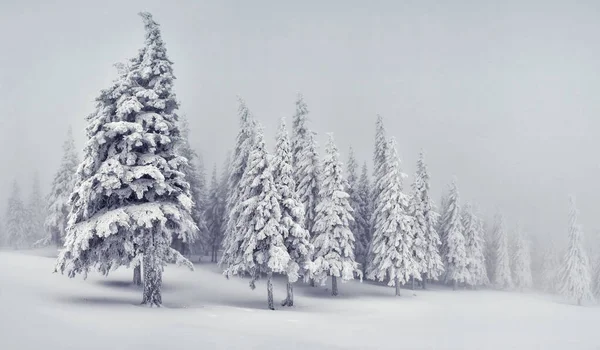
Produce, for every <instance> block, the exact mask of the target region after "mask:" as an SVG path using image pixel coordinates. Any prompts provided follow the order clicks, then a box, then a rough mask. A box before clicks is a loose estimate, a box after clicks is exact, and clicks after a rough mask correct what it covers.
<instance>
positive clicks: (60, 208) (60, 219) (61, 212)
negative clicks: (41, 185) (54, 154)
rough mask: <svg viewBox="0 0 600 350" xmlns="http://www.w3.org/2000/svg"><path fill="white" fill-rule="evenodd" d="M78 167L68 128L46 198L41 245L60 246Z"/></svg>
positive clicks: (73, 142)
mask: <svg viewBox="0 0 600 350" xmlns="http://www.w3.org/2000/svg"><path fill="white" fill-rule="evenodd" d="M78 165H79V157H78V156H77V150H76V149H75V141H74V140H73V132H72V130H71V128H70V127H69V129H68V132H67V138H66V140H65V142H64V144H63V157H62V160H61V163H60V167H59V168H58V171H57V172H56V174H55V175H54V180H53V181H52V189H51V190H50V194H49V196H48V202H47V203H48V207H47V214H48V215H47V216H46V220H45V222H44V226H45V228H46V232H47V237H46V238H45V239H44V240H43V242H41V244H42V245H48V244H54V245H56V246H57V247H60V246H62V244H63V242H64V238H65V234H66V228H67V217H68V215H69V211H70V210H71V207H70V206H69V204H68V203H69V197H70V196H71V193H72V192H73V186H74V185H75V172H76V171H77V166H78Z"/></svg>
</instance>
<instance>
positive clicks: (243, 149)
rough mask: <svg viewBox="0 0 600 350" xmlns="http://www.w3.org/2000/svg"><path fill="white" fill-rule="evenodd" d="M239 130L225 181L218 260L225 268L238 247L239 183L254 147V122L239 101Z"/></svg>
mask: <svg viewBox="0 0 600 350" xmlns="http://www.w3.org/2000/svg"><path fill="white" fill-rule="evenodd" d="M239 104H240V106H239V109H238V113H239V117H240V130H239V132H238V135H237V138H236V144H235V148H234V150H233V155H232V158H231V164H230V166H229V167H228V169H229V178H228V180H227V200H226V204H227V205H226V207H225V218H226V222H225V235H224V237H223V255H221V258H220V259H219V265H221V266H224V267H227V266H228V265H230V264H231V263H232V258H233V257H232V256H231V255H230V252H235V251H236V250H237V247H238V245H239V242H237V241H236V238H237V237H238V236H237V235H236V225H237V220H238V216H239V215H240V212H238V211H237V210H238V209H240V207H239V206H238V204H239V202H240V198H241V196H242V195H243V193H244V191H245V189H244V188H243V187H242V186H240V181H241V180H242V177H243V175H244V172H245V170H246V166H247V163H248V156H249V154H250V150H251V149H252V147H253V146H254V135H255V133H256V121H255V120H254V118H253V117H252V115H251V114H250V111H249V110H248V107H247V106H246V103H245V102H244V101H243V100H242V99H239Z"/></svg>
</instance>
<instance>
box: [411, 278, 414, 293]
mask: <svg viewBox="0 0 600 350" xmlns="http://www.w3.org/2000/svg"><path fill="white" fill-rule="evenodd" d="M411 279H412V290H415V277H414V276H413V277H411Z"/></svg>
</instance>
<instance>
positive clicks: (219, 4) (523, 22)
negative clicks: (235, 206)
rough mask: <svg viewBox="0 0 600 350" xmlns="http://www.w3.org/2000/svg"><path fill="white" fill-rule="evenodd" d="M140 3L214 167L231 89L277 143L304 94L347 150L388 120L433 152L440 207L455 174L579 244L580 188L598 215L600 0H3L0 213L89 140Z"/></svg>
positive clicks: (490, 204) (362, 147) (130, 44)
mask: <svg viewBox="0 0 600 350" xmlns="http://www.w3.org/2000/svg"><path fill="white" fill-rule="evenodd" d="M449 3H451V4H449ZM141 10H147V11H150V12H152V13H153V15H154V16H155V19H156V20H157V21H158V22H159V23H160V24H161V27H162V33H163V38H164V40H165V42H166V44H167V48H168V50H169V56H170V59H171V60H172V61H174V62H175V74H176V76H177V78H178V79H177V81H176V83H175V87H176V91H177V95H178V97H179V99H180V101H181V109H180V112H181V113H182V114H185V115H187V116H188V118H189V121H190V125H191V128H192V130H191V135H190V137H191V140H190V141H191V143H192V144H193V145H194V147H195V148H196V149H197V150H198V151H200V152H201V153H202V154H203V156H204V159H205V163H206V165H207V168H209V170H210V168H211V167H212V165H213V163H215V162H216V163H217V164H218V165H219V166H220V165H221V164H222V162H223V157H224V155H225V153H226V151H227V150H228V149H230V148H231V147H232V146H233V143H234V138H235V134H236V132H237V125H238V119H237V115H236V111H237V102H236V95H240V96H242V97H243V98H244V99H245V100H246V102H247V104H248V107H249V108H250V109H251V111H252V112H253V113H254V115H255V116H256V117H257V119H259V120H260V121H261V122H262V123H263V124H264V125H265V127H266V131H267V133H268V135H269V141H270V145H271V146H273V145H274V138H273V137H274V134H275V131H276V127H277V124H278V120H279V119H280V118H281V117H287V118H288V120H290V118H291V116H292V115H293V113H294V108H295V106H294V101H295V98H296V94H297V93H298V92H302V93H303V94H304V96H305V99H306V102H307V103H308V107H309V110H310V111H311V114H310V116H311V118H312V127H313V128H314V130H315V131H317V132H318V133H319V140H320V143H321V145H323V144H324V140H325V138H324V134H325V132H330V131H331V132H334V134H335V137H336V141H337V143H338V146H339V147H340V150H341V151H343V154H342V156H343V157H344V158H345V157H346V156H347V150H348V148H349V147H350V146H353V147H354V149H355V150H356V153H357V157H358V158H359V160H360V161H361V162H362V161H369V164H370V163H371V158H372V153H373V141H374V128H375V117H376V114H377V113H379V114H381V115H382V116H384V118H385V123H386V128H387V132H388V135H391V136H395V137H396V138H397V140H398V148H399V151H400V155H401V158H402V162H403V167H404V171H405V172H406V173H407V174H409V175H412V173H413V172H414V169H415V165H414V164H415V162H416V159H417V155H418V152H419V151H420V149H421V148H422V149H424V150H425V151H426V154H427V162H428V165H429V168H430V171H431V175H432V188H433V192H434V198H435V199H436V201H437V202H438V203H439V197H440V195H441V193H442V190H444V189H445V188H446V184H447V183H449V182H450V181H451V179H452V177H453V176H456V177H457V179H458V184H459V188H460V190H461V197H462V200H463V202H464V201H470V202H474V203H477V204H478V206H479V208H480V209H481V211H482V212H483V213H484V214H485V216H486V217H491V216H492V215H493V214H494V213H496V212H501V213H503V214H504V216H505V217H506V219H507V222H508V225H509V228H512V227H513V226H514V225H515V224H516V223H517V222H519V223H520V224H521V226H522V227H524V228H525V229H526V230H527V231H528V232H530V233H531V234H536V235H556V236H560V237H565V239H566V234H567V219H568V195H569V194H573V195H575V196H576V197H577V199H578V206H579V209H580V211H581V217H580V222H581V223H582V225H583V229H584V231H585V232H586V234H588V235H591V234H593V233H595V232H596V231H597V228H599V227H598V223H597V222H595V221H594V220H593V219H594V217H595V216H596V215H597V203H598V202H597V198H598V195H599V194H600V182H599V181H598V179H600V160H599V158H598V152H597V151H598V149H600V141H599V140H598V139H597V138H596V136H597V134H598V130H600V121H599V116H600V102H599V101H600V99H598V97H597V95H598V93H599V92H600V79H599V78H600V76H599V73H600V70H599V68H598V57H600V41H599V40H598V37H599V34H600V22H599V21H598V18H600V17H599V15H600V13H599V12H600V4H599V3H598V2H597V1H587V2H586V1H579V2H577V3H576V4H575V3H574V2H572V1H562V2H559V1H504V2H500V1H494V2H485V1H481V2H475V1H452V2H445V1H401V2H397V1H378V2H364V1H328V2H326V3H325V2H322V1H314V0H307V1H303V2H291V3H290V2H285V4H284V2H282V1H259V0H257V1H251V2H245V1H237V2H233V1H191V0H190V1H175V2H166V1H149V0H145V1H127V2H123V1H102V2H88V1H55V2H45V1H28V2H24V1H11V0H9V1H6V0H5V1H2V2H0V44H1V49H0V107H1V110H2V114H1V115H0V130H1V132H2V137H1V139H0V142H1V147H0V158H1V159H2V160H3V171H2V172H1V173H0V200H1V201H2V202H1V205H2V207H1V208H4V207H5V204H4V203H5V202H6V200H5V199H6V197H7V194H8V192H9V191H10V183H11V182H12V180H13V179H18V180H19V182H20V183H21V186H22V187H24V188H25V189H27V188H29V187H30V182H31V178H32V173H33V172H34V171H35V170H38V171H39V172H40V176H41V178H42V181H43V184H42V185H43V187H44V189H45V190H46V191H47V190H49V188H50V183H51V181H52V176H53V174H54V171H55V170H56V168H57V166H58V164H59V162H60V157H61V155H62V154H61V146H62V143H63V141H64V138H65V134H66V130H67V128H68V126H69V125H71V126H72V127H73V129H74V133H75V137H76V143H77V146H78V147H79V148H82V147H83V145H84V142H85V133H84V128H85V117H86V116H87V115H88V114H90V113H91V112H92V111H93V107H94V103H93V99H94V98H95V97H96V96H97V95H98V93H99V91H100V90H101V89H103V88H105V87H107V86H108V84H110V82H111V80H112V79H113V78H115V76H116V70H115V69H114V67H113V64H114V63H116V62H120V61H124V60H125V59H127V58H129V57H131V56H133V55H134V54H136V53H137V50H138V49H139V48H141V47H142V45H143V26H142V23H141V21H140V20H139V18H138V16H136V14H137V12H139V11H141ZM410 181H411V178H409V179H407V181H406V182H405V188H408V186H409V185H410ZM2 210H4V209H2Z"/></svg>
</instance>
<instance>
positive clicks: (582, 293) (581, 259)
mask: <svg viewBox="0 0 600 350" xmlns="http://www.w3.org/2000/svg"><path fill="white" fill-rule="evenodd" d="M569 204H570V215H569V246H568V248H567V252H566V255H565V257H564V260H563V262H562V267H561V270H560V272H559V291H560V294H562V295H563V296H565V297H567V298H570V299H572V300H574V301H576V302H577V305H582V304H583V303H584V302H586V301H589V300H593V298H594V297H593V296H592V292H591V283H592V281H591V274H590V267H589V261H588V257H587V255H586V252H585V250H584V248H583V232H582V230H581V227H580V226H579V223H578V222H577V214H578V213H577V207H576V205H575V198H574V197H570V203H569Z"/></svg>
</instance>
